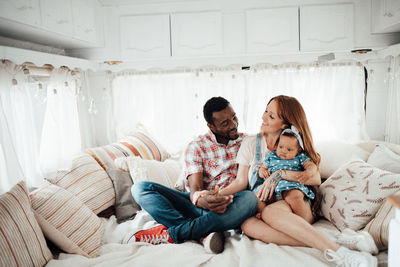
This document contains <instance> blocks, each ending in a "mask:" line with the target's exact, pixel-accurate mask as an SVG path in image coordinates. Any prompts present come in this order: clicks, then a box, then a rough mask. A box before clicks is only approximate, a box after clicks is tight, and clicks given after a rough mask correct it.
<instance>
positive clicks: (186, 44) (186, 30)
mask: <svg viewBox="0 0 400 267" xmlns="http://www.w3.org/2000/svg"><path fill="white" fill-rule="evenodd" d="M222 36H223V33H222V18H221V13H220V12H198V13H177V14H171V41H172V55H173V56H177V57H181V56H205V55H216V54H222Z"/></svg>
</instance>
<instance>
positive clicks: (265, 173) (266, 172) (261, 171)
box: [258, 166, 270, 178]
mask: <svg viewBox="0 0 400 267" xmlns="http://www.w3.org/2000/svg"><path fill="white" fill-rule="evenodd" d="M269 175H270V172H269V170H268V167H267V166H260V168H259V169H258V176H260V177H261V178H268V177H269Z"/></svg>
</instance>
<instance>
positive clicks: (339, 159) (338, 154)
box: [315, 141, 369, 178]
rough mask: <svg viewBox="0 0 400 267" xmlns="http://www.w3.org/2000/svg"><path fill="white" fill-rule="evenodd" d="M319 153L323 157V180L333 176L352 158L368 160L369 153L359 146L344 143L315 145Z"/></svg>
mask: <svg viewBox="0 0 400 267" xmlns="http://www.w3.org/2000/svg"><path fill="white" fill-rule="evenodd" d="M315 147H316V150H317V152H318V153H319V154H320V155H321V163H320V165H319V169H320V172H321V177H322V178H328V177H329V176H331V175H332V174H333V173H334V172H335V171H336V170H337V169H338V168H340V166H342V165H343V164H345V163H346V162H348V161H350V160H351V159H352V158H354V157H356V158H360V159H362V160H363V161H366V160H367V159H368V156H369V153H368V152H367V151H365V150H363V149H361V148H360V147H358V146H357V145H353V144H346V143H342V142H333V141H332V142H321V143H317V144H316V145H315Z"/></svg>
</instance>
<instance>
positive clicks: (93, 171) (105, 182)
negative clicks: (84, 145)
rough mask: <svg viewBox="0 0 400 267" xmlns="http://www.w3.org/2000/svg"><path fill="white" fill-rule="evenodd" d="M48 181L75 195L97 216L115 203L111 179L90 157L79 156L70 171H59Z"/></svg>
mask: <svg viewBox="0 0 400 267" xmlns="http://www.w3.org/2000/svg"><path fill="white" fill-rule="evenodd" d="M47 180H48V181H49V182H51V183H52V184H55V185H58V186H60V187H62V188H64V189H66V190H68V191H69V192H71V193H72V194H74V195H75V196H76V197H78V198H79V199H80V200H81V201H82V202H83V203H85V205H86V206H88V207H89V208H90V209H91V210H92V211H93V212H94V213H96V214H98V213H100V212H101V211H103V210H105V209H107V208H108V207H111V206H112V205H114V203H115V191H114V186H113V183H112V181H111V179H110V177H108V175H107V173H106V172H105V171H104V169H103V168H101V167H100V165H99V164H98V163H97V161H96V160H94V159H93V158H92V157H91V156H90V155H87V154H81V155H78V156H77V157H75V158H74V159H73V160H72V168H71V170H70V171H59V172H58V173H57V175H56V177H54V178H47Z"/></svg>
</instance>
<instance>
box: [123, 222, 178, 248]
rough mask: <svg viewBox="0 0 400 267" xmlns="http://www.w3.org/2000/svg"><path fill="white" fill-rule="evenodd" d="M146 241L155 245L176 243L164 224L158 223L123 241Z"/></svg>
mask: <svg viewBox="0 0 400 267" xmlns="http://www.w3.org/2000/svg"><path fill="white" fill-rule="evenodd" d="M134 242H145V243H149V244H153V245H158V244H167V243H172V244H173V243H174V241H172V239H171V238H170V237H169V235H168V229H167V227H165V226H164V225H158V226H155V227H153V228H150V229H147V230H141V231H138V232H136V233H134V234H133V235H132V234H130V235H128V236H126V237H125V238H124V241H123V243H134Z"/></svg>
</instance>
